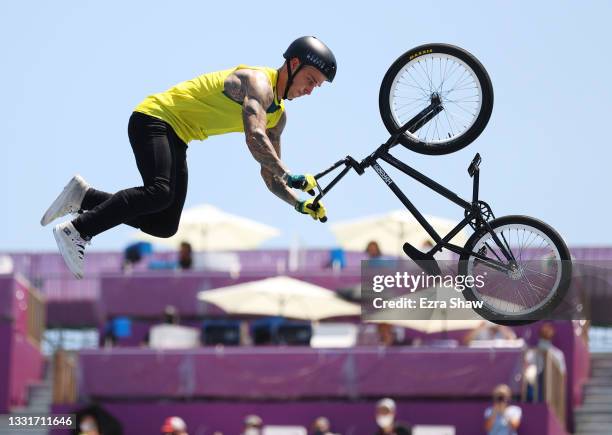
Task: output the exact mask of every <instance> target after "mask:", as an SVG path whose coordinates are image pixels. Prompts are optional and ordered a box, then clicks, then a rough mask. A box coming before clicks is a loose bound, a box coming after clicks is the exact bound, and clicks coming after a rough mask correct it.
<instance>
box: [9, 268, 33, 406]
mask: <svg viewBox="0 0 612 435" xmlns="http://www.w3.org/2000/svg"><path fill="white" fill-rule="evenodd" d="M28 285H29V284H28V283H27V282H25V280H24V279H23V278H16V277H14V276H3V277H0V310H2V314H0V355H2V357H1V358H0V413H5V412H8V410H9V408H10V407H12V406H20V405H23V404H24V403H25V399H26V393H27V385H28V384H29V383H30V382H33V381H36V380H39V379H40V378H41V372H42V364H43V358H42V355H41V354H40V351H39V349H38V348H37V347H36V346H34V345H33V344H32V343H31V342H30V341H29V340H28V338H27V308H28V292H27V290H28Z"/></svg>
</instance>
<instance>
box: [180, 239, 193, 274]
mask: <svg viewBox="0 0 612 435" xmlns="http://www.w3.org/2000/svg"><path fill="white" fill-rule="evenodd" d="M178 265H179V268H180V269H183V270H189V269H191V268H192V266H193V256H192V249H191V245H190V244H189V243H188V242H181V246H180V248H179V258H178Z"/></svg>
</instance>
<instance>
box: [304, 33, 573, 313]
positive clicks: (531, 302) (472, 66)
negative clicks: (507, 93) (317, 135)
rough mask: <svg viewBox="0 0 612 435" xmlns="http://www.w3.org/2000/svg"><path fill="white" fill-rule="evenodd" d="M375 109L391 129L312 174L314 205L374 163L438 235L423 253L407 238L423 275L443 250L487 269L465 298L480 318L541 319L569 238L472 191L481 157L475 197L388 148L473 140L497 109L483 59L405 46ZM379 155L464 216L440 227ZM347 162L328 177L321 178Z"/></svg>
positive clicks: (463, 269)
mask: <svg viewBox="0 0 612 435" xmlns="http://www.w3.org/2000/svg"><path fill="white" fill-rule="evenodd" d="M379 109H380V114H381V116H382V120H383V123H384V124H385V127H386V128H387V130H388V131H389V133H390V134H391V136H390V137H389V139H388V140H387V141H386V142H385V143H383V144H382V145H380V146H379V147H378V148H377V149H376V150H375V151H374V152H373V153H372V154H370V155H369V156H367V157H366V158H365V159H363V160H361V161H359V162H358V161H357V160H355V159H354V158H353V157H351V156H347V157H346V158H344V159H342V160H340V161H338V162H336V163H335V164H334V165H332V166H331V167H330V168H328V169H326V170H324V171H322V172H320V173H318V174H316V175H315V179H316V180H317V189H318V194H317V195H316V198H315V200H314V201H313V207H317V206H318V203H319V201H320V200H321V198H323V197H324V196H325V195H326V194H327V193H328V192H329V191H330V190H331V189H332V188H333V187H334V186H335V185H336V183H338V181H340V179H342V178H343V177H344V176H345V175H346V174H347V173H348V172H349V171H350V170H351V169H353V170H355V171H356V172H357V174H359V175H362V174H363V173H364V172H365V170H366V169H367V168H372V169H373V170H374V171H375V172H376V173H377V174H378V175H379V176H380V178H381V179H382V180H383V181H384V182H385V184H386V185H387V186H388V187H389V188H390V189H391V191H393V193H394V194H395V195H396V196H397V197H398V198H399V200H400V201H401V202H402V203H403V204H404V206H405V207H406V208H407V209H408V210H409V211H410V212H411V213H412V215H413V216H414V217H415V218H416V220H417V221H418V222H419V223H420V225H422V227H423V228H424V229H425V231H427V233H428V234H429V235H430V236H431V238H432V239H433V240H434V242H435V245H434V246H433V247H432V248H431V249H430V250H429V251H428V252H422V251H420V250H419V249H417V248H416V247H414V246H412V245H410V244H409V243H404V245H403V250H404V252H405V253H406V255H407V256H408V257H409V258H410V259H412V260H413V261H414V262H415V263H416V264H417V265H419V266H420V267H421V268H422V269H423V270H424V271H425V272H427V273H429V274H440V273H441V272H440V268H439V265H438V263H437V262H436V260H435V258H434V254H435V253H436V252H438V251H440V250H441V249H443V248H444V249H447V250H449V251H452V252H454V253H456V254H458V256H459V261H458V270H457V273H458V275H462V276H464V277H467V276H472V277H474V276H477V275H479V276H480V277H481V280H482V279H483V277H484V280H485V281H486V283H485V285H483V286H481V287H479V286H476V285H471V286H465V290H464V291H463V296H464V297H465V299H466V300H470V301H475V302H478V301H482V304H475V308H474V310H475V311H476V312H477V313H478V314H479V315H480V316H482V317H483V318H485V319H488V320H490V321H492V322H495V323H498V324H505V325H517V324H527V323H531V322H534V321H537V320H541V319H542V318H544V317H545V316H546V315H547V314H549V313H550V312H551V311H553V310H554V309H555V308H556V307H557V306H558V305H559V303H560V302H561V301H562V300H563V298H564V296H565V294H566V293H567V290H568V288H569V285H570V280H571V270H572V265H571V260H570V253H569V250H568V248H567V245H566V244H565V242H564V241H563V239H562V238H561V236H560V235H559V234H558V233H557V231H555V230H554V229H553V228H552V227H551V226H549V225H548V224H546V223H544V222H542V221H540V220H538V219H535V218H532V217H529V216H520V215H512V216H503V217H499V218H496V217H495V215H494V214H493V211H492V209H491V207H490V206H489V204H487V203H486V202H485V201H482V200H480V199H479V197H478V190H479V175H480V163H481V157H480V155H479V154H476V156H475V157H474V159H473V160H472V162H471V163H470V165H469V167H468V173H469V175H470V177H472V179H473V190H472V198H471V201H467V200H464V199H462V198H460V197H459V196H458V195H457V194H455V193H454V192H452V191H451V190H449V189H447V188H446V187H444V186H442V185H440V184H438V183H437V182H435V181H434V180H432V179H431V178H429V177H427V176H425V175H423V174H422V173H420V172H419V171H417V170H415V169H414V168H412V167H410V166H409V165H407V164H405V163H404V162H402V161H400V160H399V159H397V158H396V157H394V156H393V155H392V154H391V153H390V150H391V149H392V148H393V147H395V146H396V145H398V144H401V145H403V146H404V147H406V148H408V149H410V150H412V151H415V152H417V153H421V154H430V155H441V154H448V153H452V152H455V151H458V150H460V149H462V148H464V147H466V146H467V145H469V144H470V143H472V142H473V141H474V140H475V139H476V138H477V137H478V136H479V135H480V134H481V133H482V131H483V130H484V128H485V127H486V125H487V123H488V121H489V118H490V116H491V112H492V110H493V86H492V84H491V79H490V78H489V75H488V73H487V71H486V70H485V68H484V67H483V65H482V64H481V63H480V62H479V61H478V60H477V59H476V58H475V57H474V56H473V55H471V54H470V53H468V52H467V51H465V50H463V49H461V48H459V47H456V46H453V45H448V44H426V45H422V46H419V47H416V48H413V49H412V50H410V51H408V52H406V53H404V54H403V55H402V56H400V57H399V58H398V59H397V60H396V61H395V62H394V63H393V64H392V65H391V67H390V68H389V70H388V71H387V73H386V74H385V77H384V79H383V81H382V84H381V87H380V94H379ZM379 160H381V161H383V162H385V163H387V164H389V165H391V166H393V167H394V168H396V169H398V170H399V171H401V172H403V173H405V174H406V175H408V176H410V177H411V178H413V179H415V180H416V181H418V182H420V183H422V184H424V185H425V186H427V187H428V188H430V189H432V190H433V191H435V192H437V193H438V194H440V195H442V196H444V197H445V198H447V199H448V200H450V201H452V202H454V203H455V204H457V205H458V206H460V207H461V208H463V209H464V215H463V219H462V220H461V221H460V222H459V223H458V224H457V225H456V226H455V227H454V228H453V229H452V230H451V231H450V232H449V233H448V234H446V235H444V236H441V235H439V234H438V233H437V232H436V231H435V230H434V228H433V227H432V225H431V224H430V223H429V222H428V221H427V219H426V218H425V217H424V216H423V215H422V214H421V213H420V212H419V210H418V209H417V208H416V207H415V206H414V205H413V204H412V202H411V201H410V200H409V199H408V197H407V196H406V195H405V194H404V193H403V192H402V191H401V190H400V188H399V187H398V186H397V185H396V184H395V182H394V181H393V179H392V178H391V177H390V176H389V174H387V172H385V170H384V169H383V168H382V167H381V166H380V165H379V163H378V161H379ZM342 166H344V168H343V169H342V170H341V171H340V173H338V174H337V175H336V176H335V178H333V180H331V181H330V182H329V183H328V184H327V186H325V187H322V186H321V185H320V184H319V180H320V179H321V178H322V177H324V176H326V175H328V174H329V173H331V172H332V171H334V170H336V169H337V168H340V167H342ZM468 226H469V227H471V228H472V229H473V231H474V232H473V234H472V235H471V236H470V237H469V238H468V240H467V242H466V243H465V245H464V246H457V245H455V244H453V243H451V242H450V241H451V239H453V237H454V236H455V235H457V234H458V233H459V232H460V231H461V230H463V229H464V228H466V227H468Z"/></svg>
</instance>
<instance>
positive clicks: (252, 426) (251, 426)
mask: <svg viewBox="0 0 612 435" xmlns="http://www.w3.org/2000/svg"><path fill="white" fill-rule="evenodd" d="M262 427H263V421H262V420H261V417H260V416H258V415H254V414H251V415H247V416H246V417H245V419H244V430H243V431H242V435H261V429H262Z"/></svg>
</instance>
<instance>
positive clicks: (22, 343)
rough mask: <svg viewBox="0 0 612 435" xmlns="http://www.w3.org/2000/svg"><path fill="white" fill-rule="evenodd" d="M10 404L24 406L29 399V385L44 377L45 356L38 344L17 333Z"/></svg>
mask: <svg viewBox="0 0 612 435" xmlns="http://www.w3.org/2000/svg"><path fill="white" fill-rule="evenodd" d="M11 359H12V361H11V372H10V376H11V378H10V381H11V393H10V405H11V406H23V405H24V404H25V403H26V402H27V399H28V396H27V393H28V389H27V387H28V385H29V384H31V383H32V382H36V381H40V380H41V379H42V368H43V363H44V358H43V356H42V354H41V353H40V349H39V348H38V346H36V345H34V344H33V343H32V342H31V341H30V340H28V339H27V338H26V337H25V336H23V335H21V334H16V335H15V337H14V340H13V351H12V353H11Z"/></svg>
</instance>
